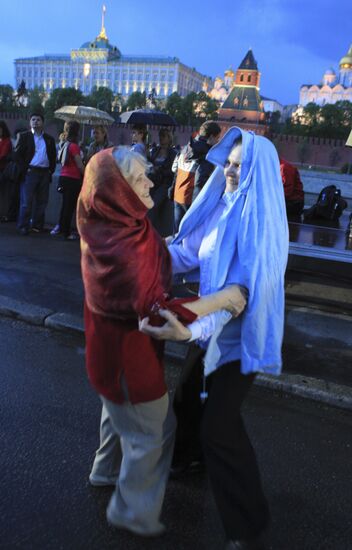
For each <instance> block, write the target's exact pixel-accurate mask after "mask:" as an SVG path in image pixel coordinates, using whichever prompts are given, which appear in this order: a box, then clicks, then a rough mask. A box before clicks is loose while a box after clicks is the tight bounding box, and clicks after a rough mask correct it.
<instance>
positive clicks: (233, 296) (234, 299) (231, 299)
mask: <svg viewBox="0 0 352 550" xmlns="http://www.w3.org/2000/svg"><path fill="white" fill-rule="evenodd" d="M218 295H219V298H220V300H221V302H222V308H223V309H226V310H227V311H229V312H230V313H231V314H232V316H233V317H238V316H239V315H240V314H241V313H242V311H243V310H244V308H245V307H246V305H247V295H248V293H247V291H246V289H245V288H244V287H241V286H240V285H231V286H227V287H226V288H224V289H223V290H220V291H219V293H218Z"/></svg>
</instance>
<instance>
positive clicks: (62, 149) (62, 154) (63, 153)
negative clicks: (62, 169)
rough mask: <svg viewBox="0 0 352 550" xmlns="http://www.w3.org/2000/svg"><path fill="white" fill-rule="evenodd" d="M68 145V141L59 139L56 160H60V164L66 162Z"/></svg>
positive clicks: (62, 164) (63, 164)
mask: <svg viewBox="0 0 352 550" xmlns="http://www.w3.org/2000/svg"><path fill="white" fill-rule="evenodd" d="M69 146H70V142H69V141H61V142H60V143H59V150H58V153H57V160H58V161H59V162H60V164H61V166H65V164H67V162H68V155H69V153H68V148H69Z"/></svg>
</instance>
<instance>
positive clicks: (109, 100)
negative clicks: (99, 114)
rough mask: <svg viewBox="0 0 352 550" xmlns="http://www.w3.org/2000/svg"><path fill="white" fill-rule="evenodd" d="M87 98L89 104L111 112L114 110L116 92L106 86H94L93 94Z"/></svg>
mask: <svg viewBox="0 0 352 550" xmlns="http://www.w3.org/2000/svg"><path fill="white" fill-rule="evenodd" d="M85 99H86V104H87V105H90V106H92V107H96V108H97V109H101V110H102V111H106V112H107V113H111V111H112V104H113V101H114V94H113V92H112V90H110V88H107V87H106V86H100V87H99V88H97V87H96V86H94V88H93V90H92V92H91V94H90V95H89V96H87V97H86V98H85Z"/></svg>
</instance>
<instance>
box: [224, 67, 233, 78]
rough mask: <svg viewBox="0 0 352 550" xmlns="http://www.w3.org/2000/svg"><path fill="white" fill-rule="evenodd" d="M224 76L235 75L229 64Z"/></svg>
mask: <svg viewBox="0 0 352 550" xmlns="http://www.w3.org/2000/svg"><path fill="white" fill-rule="evenodd" d="M225 76H230V77H233V76H235V73H234V72H233V70H232V67H231V66H230V67H229V68H228V69H227V71H225Z"/></svg>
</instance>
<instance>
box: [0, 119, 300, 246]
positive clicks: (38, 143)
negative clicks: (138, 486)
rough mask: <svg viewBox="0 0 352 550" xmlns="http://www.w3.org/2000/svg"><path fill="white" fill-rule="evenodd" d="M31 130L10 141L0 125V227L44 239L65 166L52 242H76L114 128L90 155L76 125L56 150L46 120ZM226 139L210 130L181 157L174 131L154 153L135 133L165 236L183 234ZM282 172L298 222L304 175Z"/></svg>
mask: <svg viewBox="0 0 352 550" xmlns="http://www.w3.org/2000/svg"><path fill="white" fill-rule="evenodd" d="M29 126H30V128H29V129H26V128H23V127H21V128H18V129H16V131H15V135H14V138H13V139H11V136H10V132H9V129H8V127H7V125H6V123H5V122H4V121H0V221H1V222H14V221H16V222H17V228H18V231H19V233H20V234H21V235H28V234H29V233H30V232H41V231H43V230H44V224H45V210H46V207H47V204H48V200H49V191H50V185H49V184H50V181H51V180H52V175H53V173H54V171H55V170H56V164H57V162H59V163H60V164H61V166H60V177H59V184H58V185H57V191H58V192H60V193H61V194H62V205H61V211H60V215H59V219H58V220H57V223H56V225H55V226H54V227H53V228H52V229H51V231H50V234H51V235H52V236H62V237H63V238H64V239H67V240H76V239H78V233H77V232H76V231H75V224H74V213H75V210H76V204H77V198H78V195H79V192H80V189H81V186H82V181H83V176H84V169H85V166H86V165H87V164H88V162H89V161H90V159H91V158H92V157H93V156H94V155H95V154H96V153H98V152H99V151H102V150H104V149H108V148H109V147H113V146H114V145H116V144H113V143H111V142H110V141H109V138H108V132H107V128H106V127H105V126H102V125H97V126H95V127H94V128H93V130H92V141H91V143H90V144H89V145H88V146H87V147H86V148H85V147H83V145H82V143H80V125H79V123H78V122H77V121H74V120H73V121H68V122H66V123H65V125H64V130H63V132H62V134H61V135H60V136H59V142H58V144H57V145H56V144H55V141H54V139H53V138H52V136H50V135H49V134H47V133H46V132H44V118H43V116H42V114H40V113H32V114H31V116H30V120H29ZM220 135H221V128H220V126H219V124H217V123H216V122H213V121H208V122H205V123H204V124H202V126H201V127H200V129H199V132H197V133H196V135H192V136H191V137H190V140H189V142H188V143H187V144H186V145H185V146H184V147H183V148H182V149H181V148H180V147H175V146H174V145H173V135H172V132H171V131H170V130H169V129H167V128H161V129H160V131H159V141H158V143H153V144H152V145H150V146H149V145H148V131H147V127H146V126H145V125H143V124H138V125H135V126H134V127H133V129H132V133H131V150H132V151H135V152H137V153H139V154H141V155H142V156H143V157H144V158H146V159H147V161H148V177H149V178H150V179H151V181H152V182H153V188H152V190H151V196H152V198H153V201H154V206H153V208H152V209H151V211H150V212H149V214H148V216H149V218H150V219H151V221H152V223H153V225H154V227H155V228H156V229H157V231H158V232H159V233H160V234H161V235H162V236H164V237H166V236H168V235H170V234H171V233H172V234H176V233H177V232H178V229H179V226H180V223H181V220H182V218H183V216H184V215H185V213H186V212H187V210H188V209H189V207H190V206H191V204H192V203H193V202H194V200H195V199H196V197H197V195H198V194H199V192H200V191H201V189H202V188H203V186H204V184H205V182H206V181H207V180H208V178H209V177H210V175H211V173H212V171H213V168H214V167H213V165H212V164H211V163H210V162H209V161H208V160H207V159H206V156H207V154H208V152H209V150H210V149H211V147H213V146H214V145H215V144H216V143H217V142H218V140H219V137H220ZM280 169H281V176H282V182H283V185H284V192H285V200H286V209H287V215H288V217H293V218H297V216H298V217H299V216H300V215H301V213H302V211H303V206H304V193H303V186H302V182H301V180H300V177H299V172H298V170H297V169H296V168H295V167H294V166H293V165H292V164H290V163H288V162H287V161H286V160H284V159H280Z"/></svg>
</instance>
